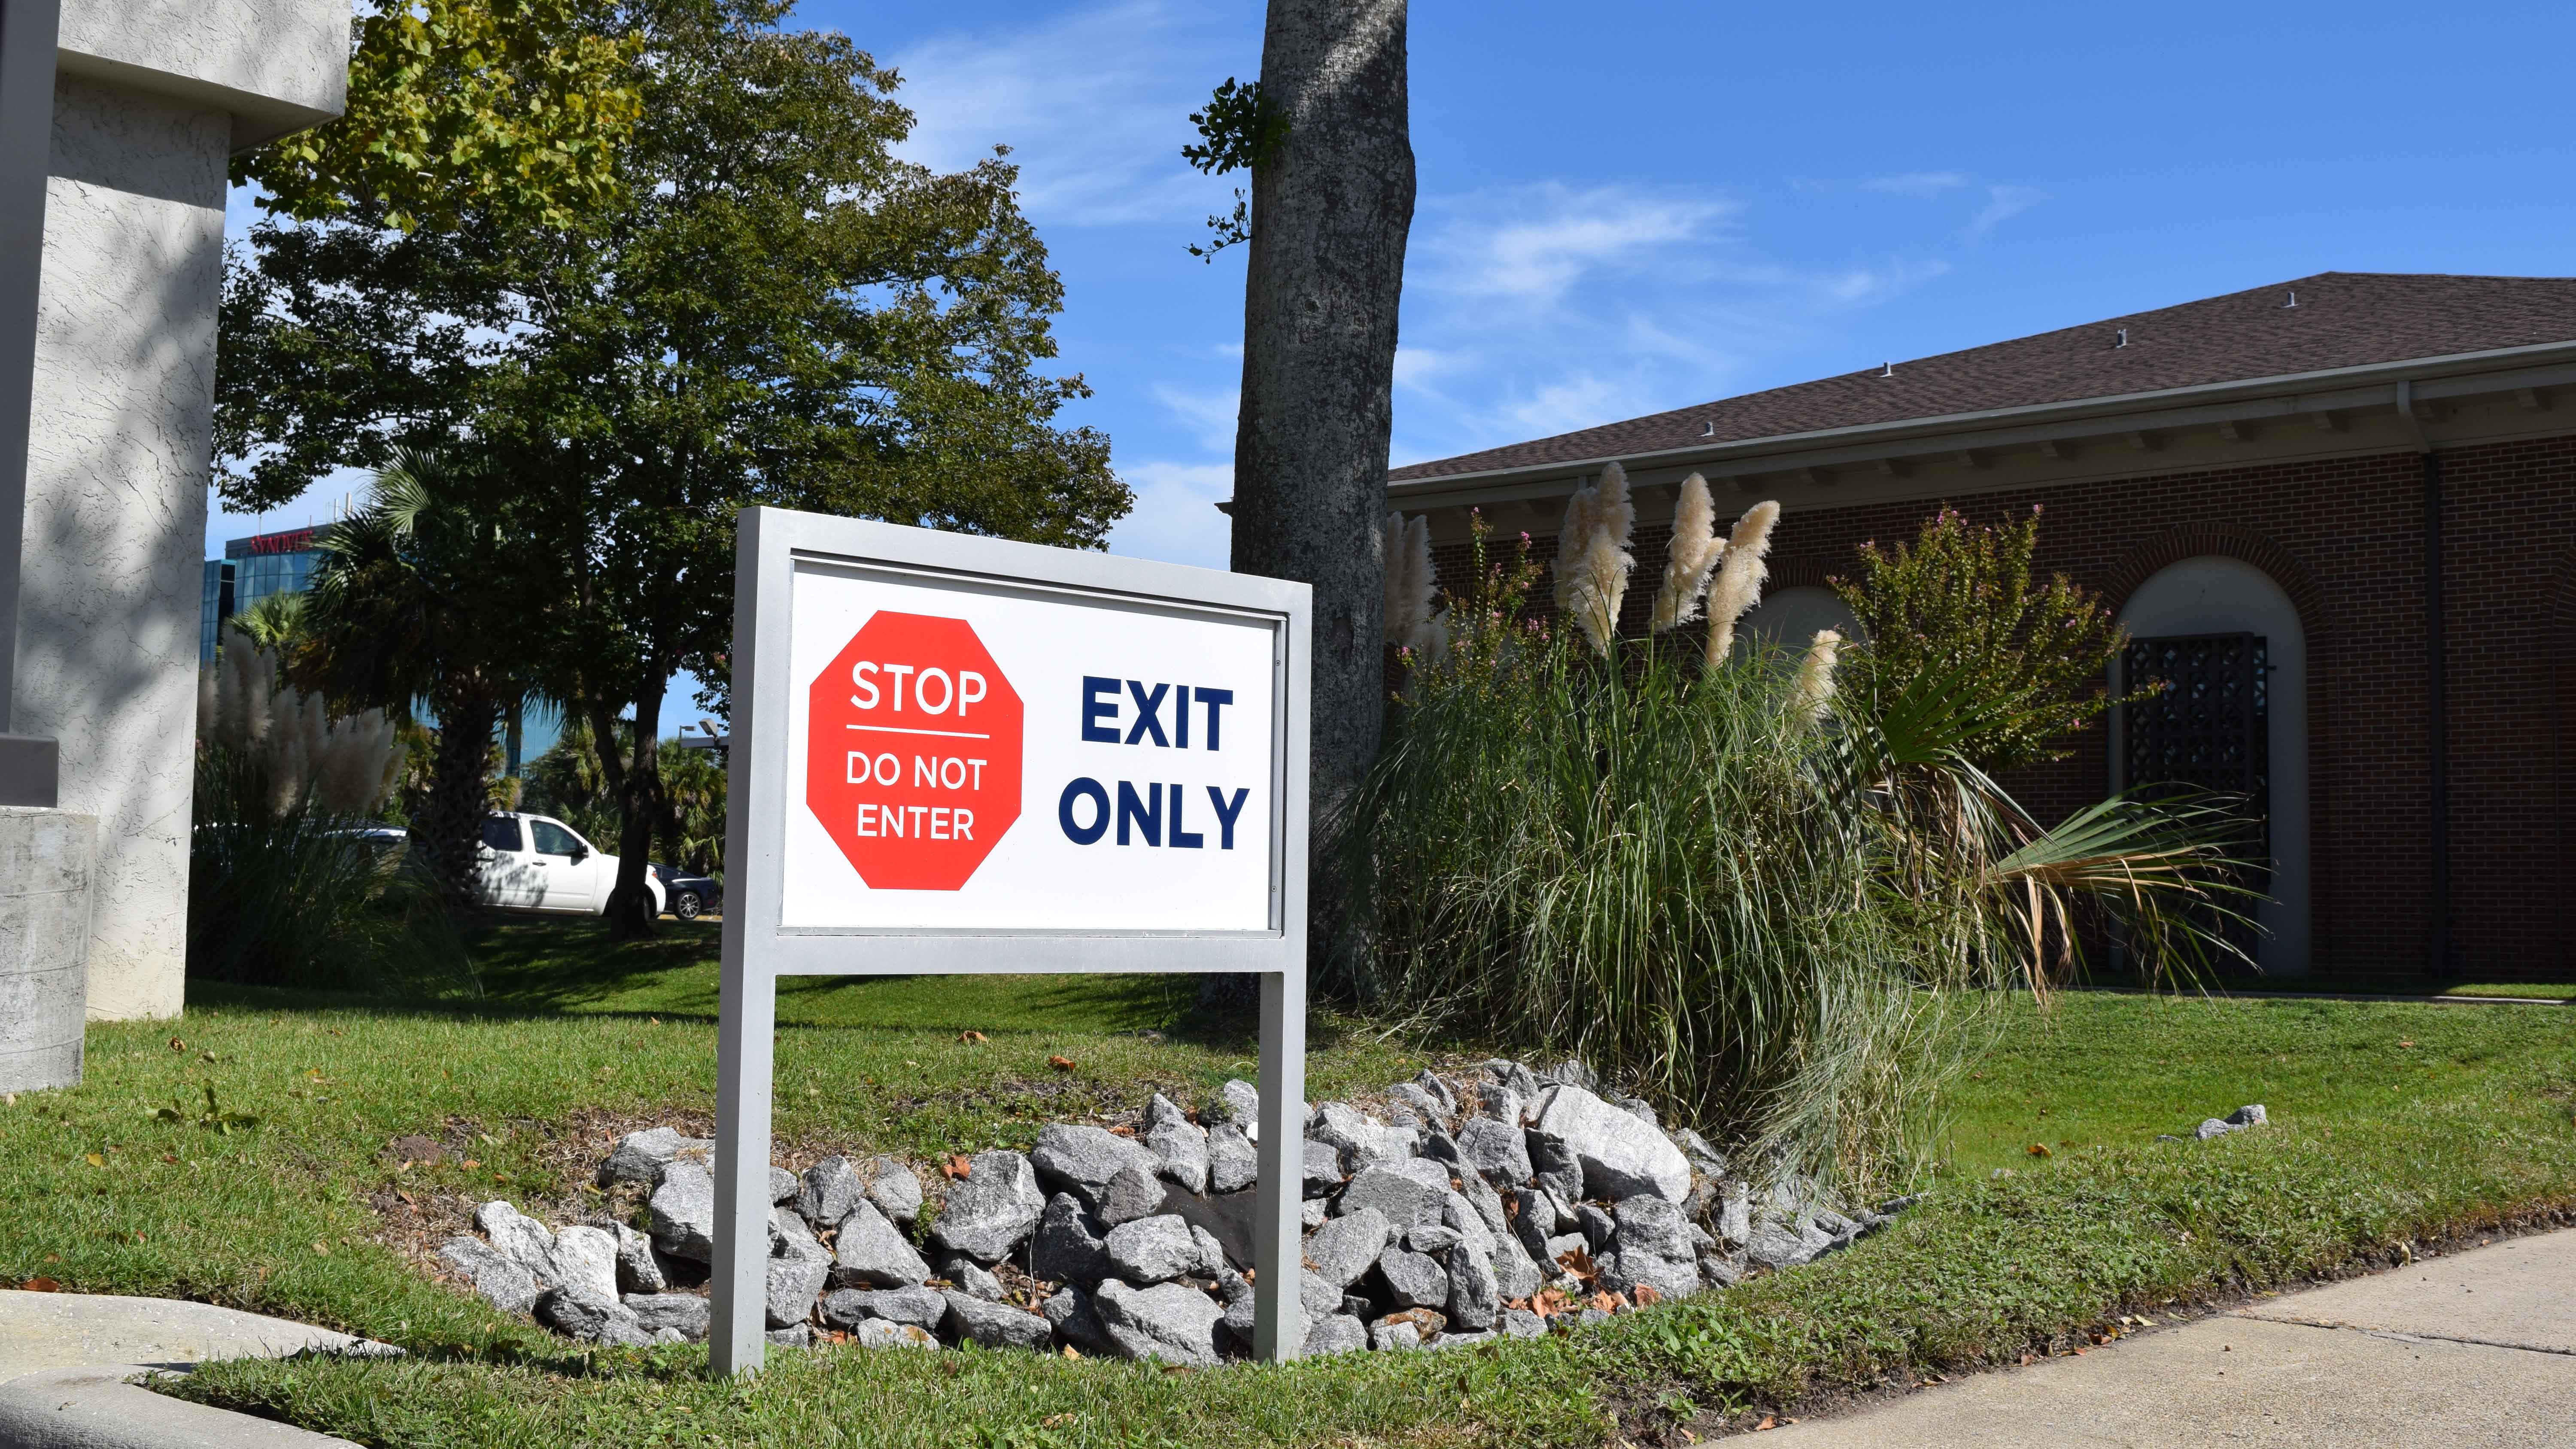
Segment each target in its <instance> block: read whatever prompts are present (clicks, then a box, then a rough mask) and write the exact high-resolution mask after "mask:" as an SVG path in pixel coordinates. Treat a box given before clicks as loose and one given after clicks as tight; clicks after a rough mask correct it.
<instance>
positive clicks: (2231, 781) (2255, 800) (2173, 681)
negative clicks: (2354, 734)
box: [2120, 634, 2272, 945]
mask: <svg viewBox="0 0 2576 1449" xmlns="http://www.w3.org/2000/svg"><path fill="white" fill-rule="evenodd" d="M2270 673H2271V660H2270V653H2269V650H2268V649H2267V648H2266V647H2265V643H2264V638H2263V636H2262V635H2260V634H2177V635H2170V636H2167V637H2165V638H2160V639H2132V640H2130V641H2129V647H2128V650H2127V652H2126V653H2125V654H2123V655H2122V656H2121V682H2122V684H2123V685H2124V686H2125V688H2127V689H2128V690H2131V691H2135V690H2138V689H2141V688H2143V687H2145V686H2146V685H2148V684H2149V683H2155V684H2158V685H2161V686H2162V687H2161V688H2159V689H2157V690H2156V692H2155V693H2153V694H2151V695H2148V696H2147V697H2146V698H2143V699H2137V700H2133V701H2131V702H2130V703H2128V704H2125V705H2122V706H2121V707H2120V710H2121V713H2120V723H2121V736H2122V742H2121V749H2122V758H2121V761H2120V768H2121V779H2122V783H2123V784H2125V785H2126V786H2127V787H2128V788H2130V789H2133V790H2134V789H2137V788H2138V787H2140V786H2145V785H2156V784H2163V783H2167V782H2170V783H2172V784H2175V785H2180V786H2186V787H2189V788H2191V789H2193V790H2195V791H2207V792H2211V793H2215V794H2220V795H2228V796H2233V797H2235V798H2236V799H2237V800H2239V801H2241V802H2243V803H2242V804H2241V805H2240V806H2239V808H2240V809H2241V810H2242V811H2243V812H2244V815H2245V818H2246V821H2247V830H2248V834H2247V837H2246V839H2245V840H2244V842H2243V843H2242V844H2241V845H2240V846H2239V847H2238V851H2239V853H2240V854H2241V856H2242V858H2244V859H2246V860H2250V861H2255V862H2259V863H2261V864H2260V866H2259V867H2258V868H2257V869H2256V870H2255V871H2254V872H2252V878H2251V879H2249V880H2248V881H2247V882H2246V884H2248V885H2250V886H2253V887H2254V888H2255V889H2258V890H2259V889H2261V888H2262V887H2263V884H2264V882H2265V879H2266V877H2268V876H2269V874H2270V871H2269V870H2268V869H2267V868H2263V867H2268V865H2269V863H2270V860H2271V855H2272V838H2271V837H2272V829H2271V822H2272V780H2271V769H2272V753H2271V709H2270V695H2269V690H2268V687H2267V681H2268V678H2269V676H2270ZM2239 944H2240V945H2250V943H2248V942H2239Z"/></svg>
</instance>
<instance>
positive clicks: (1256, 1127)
mask: <svg viewBox="0 0 2576 1449" xmlns="http://www.w3.org/2000/svg"><path fill="white" fill-rule="evenodd" d="M1216 1090H1217V1096H1216V1101H1215V1102H1214V1103H1212V1104H1211V1105H1212V1106H1214V1107H1215V1109H1216V1119H1217V1120H1218V1121H1220V1122H1231V1123H1233V1124H1234V1125H1235V1127H1236V1128H1238V1129H1239V1130H1241V1132H1242V1133H1243V1135H1244V1136H1245V1138H1247V1139H1249V1140H1251V1141H1254V1142H1258V1141H1260V1140H1261V1089H1260V1088H1259V1087H1256V1086H1254V1085H1252V1084H1251V1083H1250V1082H1247V1081H1244V1080H1243V1079H1242V1078H1240V1077H1237V1078H1235V1079H1233V1080H1231V1081H1229V1082H1227V1083H1226V1084H1225V1085H1224V1086H1222V1087H1219V1088H1217V1089H1216Z"/></svg>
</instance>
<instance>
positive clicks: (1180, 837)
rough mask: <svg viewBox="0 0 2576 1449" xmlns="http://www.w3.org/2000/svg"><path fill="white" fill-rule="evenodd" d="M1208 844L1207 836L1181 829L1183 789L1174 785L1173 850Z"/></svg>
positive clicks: (1195, 847)
mask: <svg viewBox="0 0 2576 1449" xmlns="http://www.w3.org/2000/svg"><path fill="white" fill-rule="evenodd" d="M1182 718H1184V719H1186V718H1188V716H1186V715H1184V716H1182ZM1206 844H1207V837H1206V836H1204V835H1201V834H1199V833H1198V832H1197V831H1194V830H1183V829H1182V828H1181V787H1180V786H1178V785H1174V786H1173V787H1172V848H1173V849H1175V850H1197V849H1199V848H1200V847H1202V846H1204V845H1206Z"/></svg>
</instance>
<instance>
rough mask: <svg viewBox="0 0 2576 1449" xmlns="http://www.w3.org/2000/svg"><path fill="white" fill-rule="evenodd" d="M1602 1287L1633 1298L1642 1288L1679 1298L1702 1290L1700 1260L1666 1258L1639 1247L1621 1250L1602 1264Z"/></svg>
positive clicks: (1668, 1296) (1664, 1295)
mask: <svg viewBox="0 0 2576 1449" xmlns="http://www.w3.org/2000/svg"><path fill="white" fill-rule="evenodd" d="M1601 1286H1602V1287H1604V1288H1607V1289H1608V1290H1610V1291H1611V1292H1613V1293H1627V1294H1632V1295H1633V1294H1634V1293H1635V1292H1636V1291H1637V1290H1638V1289H1639V1288H1652V1289H1654V1290H1655V1292H1657V1293H1658V1294H1660V1295H1662V1296H1663V1297H1666V1298H1679V1297H1682V1296H1684V1295H1685V1294H1690V1293H1696V1292H1698V1291H1699V1286H1700V1265H1699V1260H1698V1259H1696V1258H1665V1257H1660V1256H1657V1255H1656V1254H1654V1253H1650V1252H1647V1251H1645V1250H1643V1249H1639V1248H1621V1249H1618V1250H1617V1251H1615V1252H1613V1253H1612V1254H1611V1255H1610V1257H1609V1259H1608V1261H1606V1262H1605V1263H1604V1264H1603V1265H1602V1268H1601Z"/></svg>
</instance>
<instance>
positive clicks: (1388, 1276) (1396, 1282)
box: [1377, 1248, 1449, 1308]
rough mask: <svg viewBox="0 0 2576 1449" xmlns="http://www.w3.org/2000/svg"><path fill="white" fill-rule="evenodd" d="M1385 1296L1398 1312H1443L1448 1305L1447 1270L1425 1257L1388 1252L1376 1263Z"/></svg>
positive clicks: (1432, 1258)
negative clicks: (1383, 1282)
mask: <svg viewBox="0 0 2576 1449" xmlns="http://www.w3.org/2000/svg"><path fill="white" fill-rule="evenodd" d="M1377 1271H1378V1276H1379V1277H1381V1278H1383V1279H1385V1280H1386V1291H1387V1296H1388V1298H1389V1299H1390V1301H1392V1302H1393V1303H1394V1304H1395V1306H1396V1307H1398V1308H1445V1307H1447V1306H1448V1305H1449V1270H1448V1269H1446V1268H1443V1267H1441V1266H1440V1260H1439V1259H1437V1258H1434V1257H1432V1256H1431V1255H1430V1254H1428V1253H1413V1252H1407V1251H1406V1250H1404V1249H1402V1248H1389V1249H1388V1250H1387V1251H1386V1252H1385V1253H1384V1254H1383V1255H1381V1256H1380V1257H1379V1258H1378V1260H1377Z"/></svg>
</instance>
